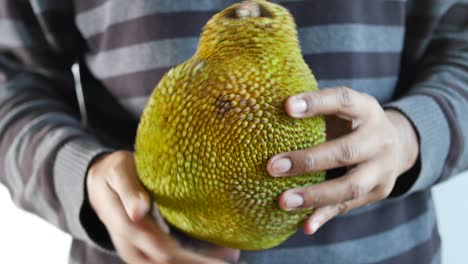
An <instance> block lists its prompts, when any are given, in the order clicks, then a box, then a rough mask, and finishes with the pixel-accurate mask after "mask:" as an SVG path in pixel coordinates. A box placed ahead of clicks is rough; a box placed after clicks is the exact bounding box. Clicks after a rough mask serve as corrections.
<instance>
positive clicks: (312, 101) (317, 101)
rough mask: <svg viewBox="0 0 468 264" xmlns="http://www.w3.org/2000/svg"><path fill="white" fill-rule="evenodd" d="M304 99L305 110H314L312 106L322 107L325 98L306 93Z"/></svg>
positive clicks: (316, 94) (317, 94)
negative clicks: (305, 103)
mask: <svg viewBox="0 0 468 264" xmlns="http://www.w3.org/2000/svg"><path fill="white" fill-rule="evenodd" d="M305 99H306V102H307V105H308V107H307V109H309V110H312V109H314V107H313V106H317V105H323V104H324V103H325V98H324V97H323V96H322V95H320V94H319V93H308V94H307V96H305Z"/></svg>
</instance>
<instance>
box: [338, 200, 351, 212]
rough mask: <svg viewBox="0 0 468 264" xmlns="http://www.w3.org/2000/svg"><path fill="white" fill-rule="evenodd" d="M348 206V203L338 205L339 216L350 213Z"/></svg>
mask: <svg viewBox="0 0 468 264" xmlns="http://www.w3.org/2000/svg"><path fill="white" fill-rule="evenodd" d="M348 208H349V207H348V204H347V203H339V204H337V210H338V214H344V213H346V212H348Z"/></svg>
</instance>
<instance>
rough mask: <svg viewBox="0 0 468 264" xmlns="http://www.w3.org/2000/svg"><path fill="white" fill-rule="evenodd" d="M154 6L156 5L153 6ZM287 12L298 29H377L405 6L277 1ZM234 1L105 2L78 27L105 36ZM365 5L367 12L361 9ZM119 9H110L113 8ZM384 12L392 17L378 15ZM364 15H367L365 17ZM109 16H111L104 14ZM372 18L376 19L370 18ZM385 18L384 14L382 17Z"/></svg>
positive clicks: (398, 19)
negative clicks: (128, 25) (123, 26)
mask: <svg viewBox="0 0 468 264" xmlns="http://www.w3.org/2000/svg"><path fill="white" fill-rule="evenodd" d="M155 2H156V3H155ZM276 2H279V3H280V4H282V5H283V6H285V7H286V8H288V9H289V10H290V11H291V12H292V13H293V14H294V15H295V19H296V22H297V24H298V26H310V25H323V24H332V23H337V24H341V23H363V24H378V25H401V24H402V23H403V15H404V11H405V9H404V3H402V2H399V1H372V0H354V2H355V3H353V4H352V5H350V4H349V3H348V4H347V3H346V0H328V1H276ZM234 3H237V1H234V0H229V1H226V0H202V1H196V2H194V1H192V0H178V1H177V2H174V1H171V0H157V1H154V0H146V1H137V2H135V1H132V2H129V1H125V0H114V1H112V2H111V1H108V2H106V3H104V4H102V5H100V6H99V7H97V8H94V9H92V10H90V11H88V12H83V13H81V14H78V16H77V23H78V25H79V27H80V29H81V31H82V33H83V35H84V36H85V37H91V36H93V35H95V34H98V33H102V32H104V31H105V30H106V29H107V28H109V27H110V26H112V25H115V24H118V23H123V22H126V21H129V20H132V19H135V18H140V17H144V16H149V15H153V14H162V13H172V15H173V16H175V17H177V16H178V13H180V12H192V13H194V14H193V15H195V16H196V15H197V14H199V13H198V12H197V11H199V12H210V11H211V14H213V13H214V12H216V11H218V10H221V9H223V8H225V7H227V6H229V5H231V4H234ZM363 5H365V6H366V10H363V9H361V8H360V7H361V6H363ZM116 6H118V8H115V9H113V7H116ZM317 9H323V10H334V12H333V13H326V12H323V13H321V12H318V13H317V12H314V15H313V16H309V15H307V13H306V12H304V11H307V10H310V11H313V10H317ZM383 10H385V11H386V12H388V14H392V15H384V16H382V15H380V14H382V13H383V12H382V11H383ZM364 12H366V13H365V14H364ZM109 13H112V15H111V16H107V15H105V14H109ZM369 14H375V15H369ZM384 14H385V13H384Z"/></svg>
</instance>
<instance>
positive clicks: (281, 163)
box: [271, 158, 292, 173]
mask: <svg viewBox="0 0 468 264" xmlns="http://www.w3.org/2000/svg"><path fill="white" fill-rule="evenodd" d="M291 167H292V162H291V160H290V159H287V158H279V159H277V160H274V161H273V164H272V165H271V169H272V170H273V172H274V173H285V172H288V171H289V170H290V169H291Z"/></svg>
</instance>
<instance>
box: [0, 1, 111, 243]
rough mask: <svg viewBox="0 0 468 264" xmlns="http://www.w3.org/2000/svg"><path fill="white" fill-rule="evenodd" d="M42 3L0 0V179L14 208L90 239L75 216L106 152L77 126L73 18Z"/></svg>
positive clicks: (86, 239)
mask: <svg viewBox="0 0 468 264" xmlns="http://www.w3.org/2000/svg"><path fill="white" fill-rule="evenodd" d="M70 2H71V1H70ZM58 6H60V8H64V6H65V5H58ZM42 8H43V7H41V6H33V5H31V4H30V1H17V0H0V36H1V37H0V182H1V183H2V184H3V185H5V186H6V187H7V188H8V190H9V192H10V194H11V196H12V199H13V201H14V202H15V204H16V205H17V206H19V207H21V208H22V209H24V210H27V211H29V212H31V213H33V214H36V215H38V216H40V217H41V218H43V219H45V220H46V221H48V222H50V223H52V224H54V225H56V226H57V227H59V228H60V229H62V230H63V231H65V232H68V233H70V234H71V235H72V236H73V237H74V238H77V239H81V240H83V241H87V242H89V243H92V242H93V240H92V239H90V237H89V236H88V234H87V232H86V231H85V229H84V226H83V225H82V221H80V212H81V210H82V205H83V202H84V199H85V189H84V182H85V180H84V179H85V175H86V173H87V169H88V166H89V164H90V163H91V162H92V160H93V159H94V158H96V157H97V156H98V155H100V154H102V153H105V152H108V151H109V149H107V148H106V147H104V146H103V145H101V143H100V142H99V141H98V140H97V138H96V137H94V136H93V135H92V134H90V133H89V132H88V131H86V129H85V128H84V127H83V126H82V125H81V124H80V119H79V114H78V112H79V111H77V103H76V100H75V96H74V80H73V74H72V72H71V65H72V64H73V63H74V61H75V60H76V55H75V54H77V53H78V52H79V50H80V46H79V45H80V44H79V43H81V42H80V39H79V34H78V32H77V31H76V30H75V29H74V26H73V20H72V17H71V16H70V15H69V14H67V12H65V11H64V10H55V9H54V10H43V9H42ZM52 8H53V7H52ZM62 11H64V12H62ZM48 16H55V19H56V22H57V21H58V23H54V24H51V23H47V22H46V17H48Z"/></svg>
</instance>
